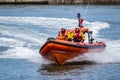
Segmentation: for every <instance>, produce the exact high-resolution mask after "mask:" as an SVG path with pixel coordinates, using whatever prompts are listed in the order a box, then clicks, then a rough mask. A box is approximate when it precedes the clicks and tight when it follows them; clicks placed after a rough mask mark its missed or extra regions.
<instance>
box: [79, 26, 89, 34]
mask: <svg viewBox="0 0 120 80" xmlns="http://www.w3.org/2000/svg"><path fill="white" fill-rule="evenodd" d="M88 30H89V29H88V28H84V27H83V28H80V31H81V32H85V33H86V32H88Z"/></svg>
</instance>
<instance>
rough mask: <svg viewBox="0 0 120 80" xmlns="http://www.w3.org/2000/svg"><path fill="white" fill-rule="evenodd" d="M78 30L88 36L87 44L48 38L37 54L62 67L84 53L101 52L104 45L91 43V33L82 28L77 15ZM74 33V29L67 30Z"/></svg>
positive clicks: (102, 43)
mask: <svg viewBox="0 0 120 80" xmlns="http://www.w3.org/2000/svg"><path fill="white" fill-rule="evenodd" d="M77 16H78V20H79V21H78V22H79V24H78V25H79V29H80V31H81V32H84V33H87V34H88V42H87V43H85V42H75V41H69V40H65V39H64V37H57V38H48V39H47V41H46V42H45V44H44V45H43V46H42V47H41V49H40V50H39V53H40V54H41V55H42V56H43V57H44V58H46V59H49V60H51V61H54V62H56V63H58V64H59V65H63V64H65V63H66V61H67V60H69V59H72V58H74V57H77V56H80V55H82V54H85V53H88V52H89V53H93V52H99V53H100V52H102V51H103V50H104V49H105V47H106V44H105V43H104V42H102V41H100V42H93V40H94V39H93V38H92V31H89V30H88V28H84V27H83V26H81V25H82V22H81V20H80V14H79V13H78V15H77ZM69 31H74V29H72V30H69Z"/></svg>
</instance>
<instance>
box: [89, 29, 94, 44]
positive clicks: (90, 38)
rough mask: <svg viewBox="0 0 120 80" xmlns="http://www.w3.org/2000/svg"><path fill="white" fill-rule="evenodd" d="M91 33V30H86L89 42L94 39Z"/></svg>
mask: <svg viewBox="0 0 120 80" xmlns="http://www.w3.org/2000/svg"><path fill="white" fill-rule="evenodd" d="M92 33H93V31H88V41H89V44H92V43H93V40H94V38H93V37H92Z"/></svg>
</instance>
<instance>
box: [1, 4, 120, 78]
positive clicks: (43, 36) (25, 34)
mask: <svg viewBox="0 0 120 80" xmlns="http://www.w3.org/2000/svg"><path fill="white" fill-rule="evenodd" d="M78 12H79V13H81V17H82V18H84V22H83V25H84V26H85V27H87V28H89V30H92V31H93V37H94V38H95V40H94V42H96V41H104V42H105V43H106V45H107V47H106V49H105V51H103V52H102V53H91V54H84V55H82V56H79V57H76V58H74V59H72V60H70V61H68V63H67V64H66V65H63V66H58V65H56V64H55V63H53V62H50V61H48V60H46V59H44V58H43V57H42V56H41V55H39V49H40V48H41V46H42V45H43V44H44V43H45V42H46V40H47V38H48V37H56V36H57V33H58V30H59V29H60V28H61V27H65V28H67V29H73V28H75V27H77V26H78V21H77V17H76V14H77V13H78ZM0 80H120V6H119V5H118V6H114V5H105V6H104V5H89V6H88V7H87V5H0Z"/></svg>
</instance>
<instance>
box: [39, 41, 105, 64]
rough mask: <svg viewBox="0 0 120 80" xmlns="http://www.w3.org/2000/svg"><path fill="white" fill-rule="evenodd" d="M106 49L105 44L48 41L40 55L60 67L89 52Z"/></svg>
mask: <svg viewBox="0 0 120 80" xmlns="http://www.w3.org/2000/svg"><path fill="white" fill-rule="evenodd" d="M105 47H106V45H105V43H103V42H96V43H93V44H89V43H77V42H70V41H64V40H48V41H47V42H46V43H45V44H44V45H43V46H42V47H41V49H40V51H39V53H40V54H41V55H42V56H43V57H44V58H46V59H49V60H52V61H55V62H56V63H58V64H59V65H63V64H65V62H66V60H69V59H72V58H74V57H77V56H79V55H82V54H84V53H88V52H91V53H92V52H102V51H103V50H104V48H105Z"/></svg>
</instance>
